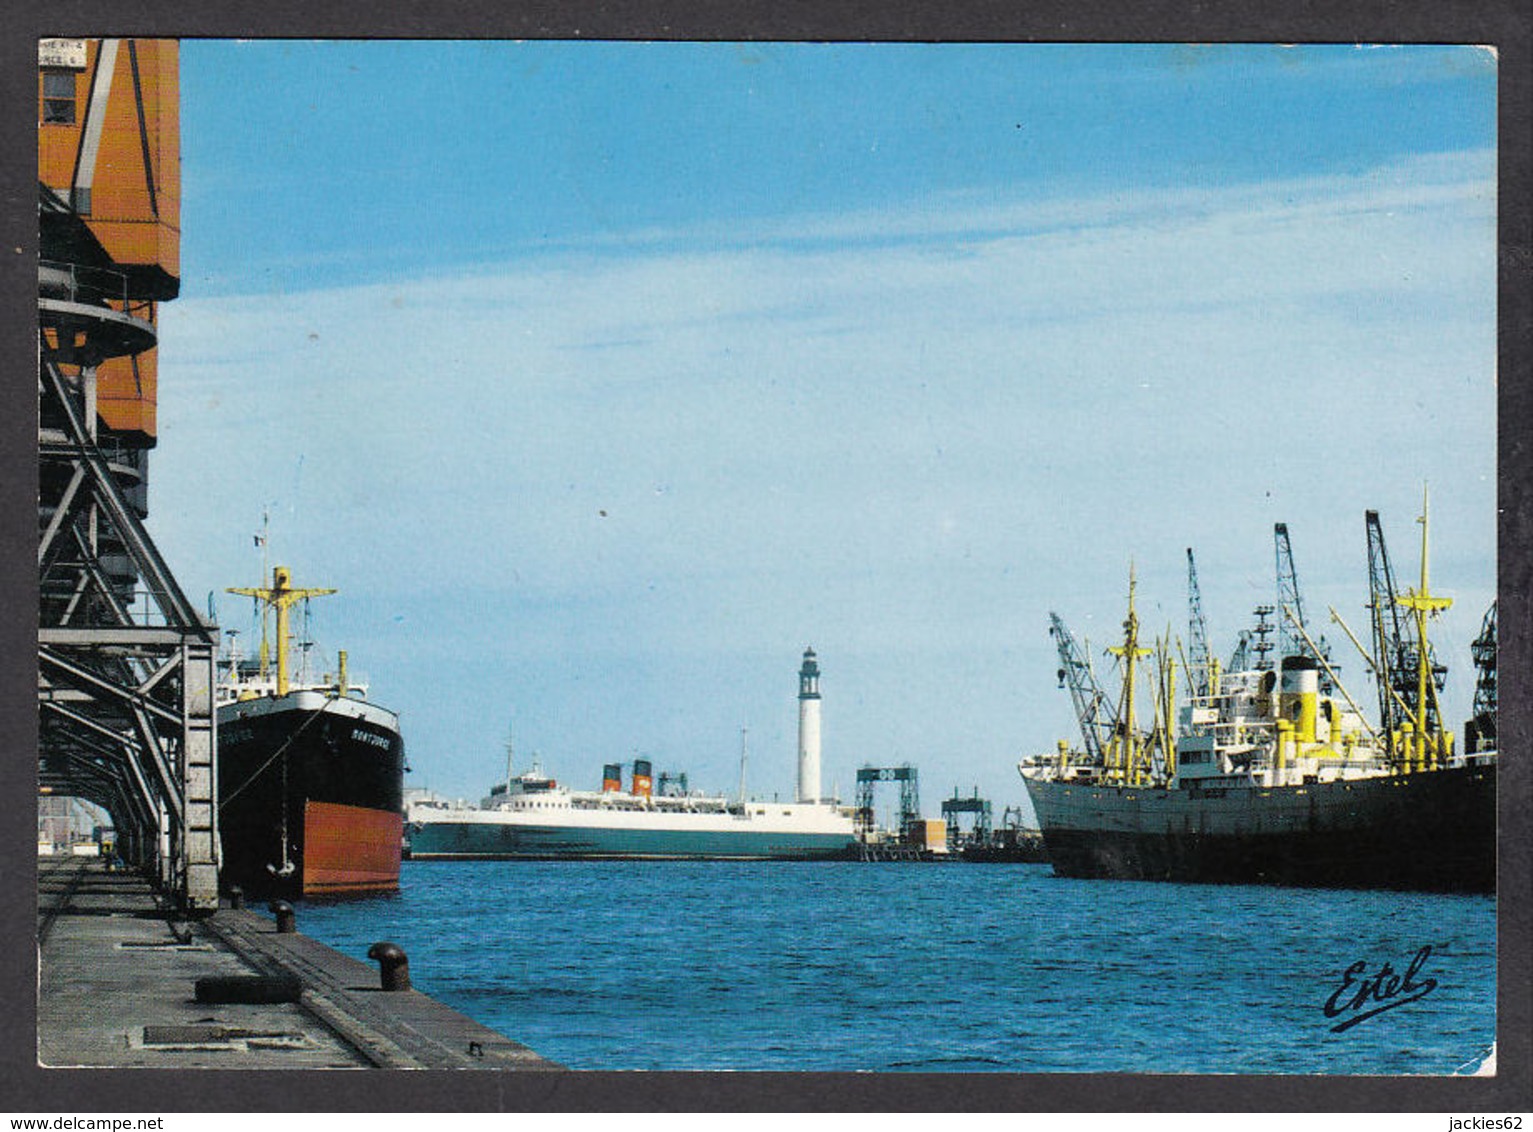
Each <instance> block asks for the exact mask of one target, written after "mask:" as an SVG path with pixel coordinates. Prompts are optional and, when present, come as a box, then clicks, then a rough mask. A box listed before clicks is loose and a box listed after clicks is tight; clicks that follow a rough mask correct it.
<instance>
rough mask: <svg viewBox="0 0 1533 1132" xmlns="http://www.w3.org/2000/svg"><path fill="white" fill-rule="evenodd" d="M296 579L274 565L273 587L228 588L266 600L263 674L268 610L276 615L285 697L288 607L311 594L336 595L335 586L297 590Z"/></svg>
mask: <svg viewBox="0 0 1533 1132" xmlns="http://www.w3.org/2000/svg"><path fill="white" fill-rule="evenodd" d="M292 580H293V574H292V571H290V570H289V569H288V568H287V567H286V566H276V567H273V568H272V572H271V585H270V586H250V587H240V586H231V587H230V588H229V590H228V592H229V593H231V594H243V595H244V596H245V597H253V598H256V599H257V600H259V601H261V602H264V603H265V604H264V608H263V610H262V613H261V660H262V670H263V675H264V670H265V661H266V657H267V641H266V613H265V610H267V609H272V610H275V611H276V614H277V642H276V643H277V695H279V696H285V695H287V693H288V673H287V651H288V635H289V633H288V610H289V609H291V608H292V607H293V606H294V605H296V604H297V603H298V602H300V601H303V600H306V599H308V598H311V597H323V596H324V595H325V594H333V593H335V592H336V591H335V590H333V589H319V588H309V589H296V588H294V587H293V586H292V585H291V582H292Z"/></svg>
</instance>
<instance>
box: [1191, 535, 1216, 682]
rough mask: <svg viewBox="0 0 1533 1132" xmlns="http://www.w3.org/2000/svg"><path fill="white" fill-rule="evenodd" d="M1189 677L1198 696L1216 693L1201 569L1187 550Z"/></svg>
mask: <svg viewBox="0 0 1533 1132" xmlns="http://www.w3.org/2000/svg"><path fill="white" fill-rule="evenodd" d="M1187 640H1188V652H1187V667H1188V669H1189V671H1188V673H1187V676H1188V679H1189V680H1190V681H1191V683H1192V688H1191V691H1192V694H1193V695H1194V696H1206V695H1208V694H1209V693H1210V692H1211V691H1212V690H1213V661H1212V659H1211V658H1210V656H1209V652H1208V623H1207V622H1206V621H1205V620H1204V619H1203V595H1202V594H1201V593H1200V592H1199V591H1198V567H1197V563H1195V562H1194V561H1193V558H1192V547H1190V546H1189V547H1188V548H1187Z"/></svg>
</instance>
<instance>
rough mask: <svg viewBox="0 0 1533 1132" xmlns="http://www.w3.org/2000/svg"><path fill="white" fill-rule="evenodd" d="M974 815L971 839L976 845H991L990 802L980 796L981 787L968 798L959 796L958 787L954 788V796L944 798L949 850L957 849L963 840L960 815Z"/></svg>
mask: <svg viewBox="0 0 1533 1132" xmlns="http://www.w3.org/2000/svg"><path fill="white" fill-rule="evenodd" d="M959 814H973V815H974V824H973V826H972V827H971V828H970V830H969V839H970V841H971V842H972V843H973V844H975V845H988V844H989V843H990V827H991V820H990V814H991V809H990V800H989V799H988V798H981V797H980V796H979V787H978V786H976V787H975V788H974V794H973V795H972V796H971V797H968V798H960V797H959V796H958V787H956V786H955V787H953V796H952V797H951V798H944V799H943V801H942V820H943V821H944V822H946V823H947V844H948V848H949V849H957V848H958V845H959V842H960V840H961V839H962V838H961V834H960V831H959V829H958V815H959Z"/></svg>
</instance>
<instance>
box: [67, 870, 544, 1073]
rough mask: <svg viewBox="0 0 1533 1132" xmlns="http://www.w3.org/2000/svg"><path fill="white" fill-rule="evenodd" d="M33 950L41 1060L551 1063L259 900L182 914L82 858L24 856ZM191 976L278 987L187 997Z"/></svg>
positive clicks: (280, 1065) (139, 882)
mask: <svg viewBox="0 0 1533 1132" xmlns="http://www.w3.org/2000/svg"><path fill="white" fill-rule="evenodd" d="M38 964H39V982H38V1004H37V1005H38V1010H37V1056H38V1063H39V1064H40V1065H42V1066H45V1067H48V1068H84V1067H90V1068H102V1067H117V1068H149V1067H153V1068H161V1069H350V1068H390V1069H496V1070H558V1069H562V1068H563V1067H562V1066H560V1065H557V1064H555V1063H554V1062H551V1061H548V1060H546V1059H545V1058H542V1057H540V1056H539V1055H538V1054H536V1053H534V1052H533V1051H532V1050H530V1049H528V1048H527V1047H526V1046H524V1045H521V1044H520V1043H518V1042H514V1041H511V1040H510V1039H509V1038H507V1037H505V1036H504V1035H502V1034H499V1033H496V1032H495V1031H494V1030H490V1029H488V1028H486V1027H484V1026H481V1025H480V1024H479V1023H477V1022H475V1021H474V1020H473V1019H471V1018H468V1017H466V1016H464V1015H462V1014H459V1013H458V1012H457V1011H455V1010H451V1009H449V1008H447V1007H446V1006H443V1005H442V1004H441V1003H439V1002H437V1001H436V1000H434V999H432V998H429V997H428V996H426V995H424V994H421V993H420V992H419V991H416V990H391V991H385V990H383V989H381V985H380V982H381V980H380V975H379V971H378V969H377V968H375V967H373V966H371V965H369V964H367V963H363V962H361V961H359V960H356V959H352V958H350V957H348V956H346V955H342V954H341V953H339V952H337V951H334V950H332V949H330V948H328V947H326V946H324V945H323V944H321V943H317V942H315V941H314V940H312V939H309V938H308V937H306V936H303V935H300V934H297V933H292V932H288V933H279V932H278V931H277V924H276V921H275V920H274V918H273V917H272V916H270V915H268V914H266V913H264V912H262V913H257V912H254V911H249V910H243V909H234V908H228V907H224V908H221V909H219V911H217V912H216V913H214V914H212V915H210V916H206V917H203V918H200V919H185V918H181V917H179V916H178V915H177V914H175V912H174V911H173V910H172V909H170V908H169V907H168V906H167V905H166V904H165V902H164V901H163V900H162V899H161V898H160V897H158V896H157V895H156V893H155V892H154V890H153V889H152V888H151V887H150V885H149V884H148V882H147V881H146V880H144V878H142V877H140V876H137V875H135V874H132V873H126V872H109V871H107V869H106V867H105V864H104V863H103V862H101V861H99V860H97V859H94V858H88V857H65V858H40V859H39V860H38ZM295 977H296V979H297V981H298V984H300V985H299V986H294V985H293V979H294V978H295ZM199 979H225V980H232V982H228V983H225V984H223V986H224V988H225V989H227V988H228V987H235V988H243V989H244V990H247V991H248V990H251V989H254V990H256V991H258V992H260V991H264V992H267V993H265V994H264V995H263V994H261V993H255V994H250V995H248V996H247V997H252V998H260V997H267V998H276V999H283V998H286V999H287V1000H286V1001H265V1002H247V1001H229V999H230V998H231V997H240V995H239V994H238V993H236V994H234V995H228V994H213V995H211V996H210V995H204V997H211V998H213V999H215V1000H216V1001H207V1002H199V1001H197V995H196V984H197V981H198V980H199ZM284 986H285V987H286V988H287V990H288V992H289V993H287V994H285V995H284V994H282V993H281V988H283V987H284ZM273 992H275V993H273Z"/></svg>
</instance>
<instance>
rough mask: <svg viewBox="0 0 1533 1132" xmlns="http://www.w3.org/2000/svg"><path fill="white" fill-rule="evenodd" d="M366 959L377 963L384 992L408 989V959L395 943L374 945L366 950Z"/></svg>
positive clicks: (402, 949) (403, 950)
mask: <svg viewBox="0 0 1533 1132" xmlns="http://www.w3.org/2000/svg"><path fill="white" fill-rule="evenodd" d="M367 957H368V958H369V959H376V960H377V961H378V968H379V975H380V977H381V978H382V980H383V989H384V990H386V991H401V990H409V989H410V957H409V956H407V955H406V954H405V949H404V948H402V947H400V946H399V944H397V943H388V942H387V941H385V942H380V943H375V944H373V945H372V946H371V947H369V948H368V949H367Z"/></svg>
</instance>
